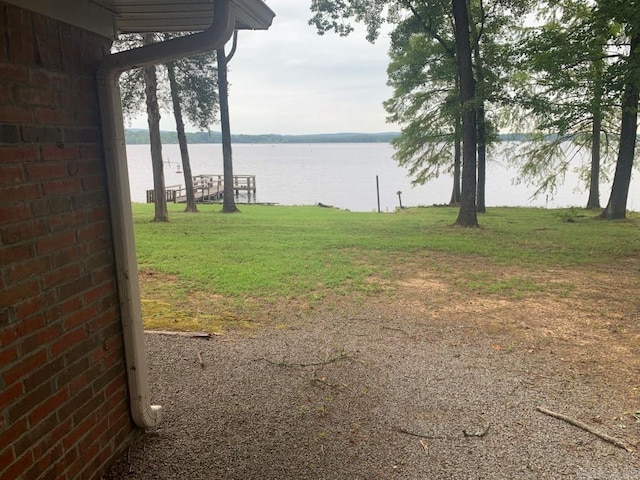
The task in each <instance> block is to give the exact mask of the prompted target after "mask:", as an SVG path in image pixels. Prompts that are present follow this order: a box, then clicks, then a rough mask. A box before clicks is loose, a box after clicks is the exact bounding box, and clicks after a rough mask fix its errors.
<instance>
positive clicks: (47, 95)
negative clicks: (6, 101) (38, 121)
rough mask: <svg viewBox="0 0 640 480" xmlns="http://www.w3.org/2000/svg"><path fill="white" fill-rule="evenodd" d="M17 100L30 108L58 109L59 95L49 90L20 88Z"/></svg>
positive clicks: (28, 87)
mask: <svg viewBox="0 0 640 480" xmlns="http://www.w3.org/2000/svg"><path fill="white" fill-rule="evenodd" d="M16 100H17V102H18V103H23V104H25V105H29V106H35V105H38V106H45V107H58V102H59V98H58V94H57V93H56V92H55V90H51V89H48V88H36V87H30V86H22V87H18V89H17V90H16Z"/></svg>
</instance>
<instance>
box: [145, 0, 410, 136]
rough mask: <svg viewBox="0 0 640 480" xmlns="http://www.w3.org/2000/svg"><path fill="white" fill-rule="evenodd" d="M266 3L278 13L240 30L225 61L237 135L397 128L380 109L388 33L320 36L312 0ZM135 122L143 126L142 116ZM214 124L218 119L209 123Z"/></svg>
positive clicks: (167, 120)
mask: <svg viewBox="0 0 640 480" xmlns="http://www.w3.org/2000/svg"><path fill="white" fill-rule="evenodd" d="M267 4H268V5H269V7H270V8H271V9H272V10H273V11H274V12H275V13H276V17H275V18H274V21H273V25H272V26H271V28H270V29H269V30H267V31H240V32H239V39H238V40H239V41H238V50H237V52H236V54H235V56H234V57H233V59H232V61H231V62H230V63H229V78H228V80H229V84H230V91H229V102H230V115H231V130H232V132H233V133H234V134H240V133H246V134H259V133H279V134H304V133H335V132H388V131H397V130H398V127H397V126H396V125H392V124H388V123H386V121H385V118H386V113H385V111H384V108H383V107H382V102H383V101H384V100H386V99H388V98H389V97H390V96H391V93H392V92H391V89H390V88H389V87H388V86H387V85H386V80H387V75H386V68H387V65H388V57H387V50H388V37H387V36H386V35H382V36H381V38H380V39H379V40H378V41H377V42H376V43H375V44H373V45H372V44H370V43H369V42H367V41H366V40H365V38H364V30H363V29H362V28H360V29H357V30H356V31H355V32H353V33H352V34H351V35H350V36H349V37H346V38H343V37H339V36H338V35H336V34H334V33H327V34H325V35H324V36H319V35H317V34H316V30H315V27H312V26H310V25H308V23H307V22H308V20H309V18H310V17H311V13H310V11H309V4H310V0H268V1H267ZM229 49H230V44H228V45H227V51H229ZM162 116H163V121H162V128H163V129H170V130H174V129H175V123H173V122H172V121H171V116H172V115H171V114H170V113H168V112H165V113H163V115H162ZM133 126H136V127H141V128H146V120H145V119H138V120H136V121H135V122H134V125H133ZM188 129H189V128H188ZM219 129H220V125H219V124H216V125H214V126H213V127H212V130H214V131H217V130H219ZM189 130H193V128H191V129H189Z"/></svg>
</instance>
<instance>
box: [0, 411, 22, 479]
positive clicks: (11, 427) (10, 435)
mask: <svg viewBox="0 0 640 480" xmlns="http://www.w3.org/2000/svg"><path fill="white" fill-rule="evenodd" d="M3 418H4V417H0V419H3ZM28 430H29V424H28V422H27V419H26V418H25V417H23V418H21V419H19V420H17V421H15V422H12V423H9V424H7V427H6V428H5V429H4V431H3V432H2V435H3V438H7V439H9V443H13V442H15V441H16V440H17V439H18V438H20V437H21V436H22V435H24V434H25V433H26V432H27V431H28ZM14 453H15V450H14ZM15 455H16V457H19V456H20V455H19V454H18V453H15ZM0 478H3V480H4V477H0Z"/></svg>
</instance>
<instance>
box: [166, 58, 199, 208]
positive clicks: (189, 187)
mask: <svg viewBox="0 0 640 480" xmlns="http://www.w3.org/2000/svg"><path fill="white" fill-rule="evenodd" d="M166 66H167V75H168V77H169V85H170V87H171V100H172V102H173V115H174V117H175V119H176V130H177V133H178V144H179V145H180V157H181V158H182V172H183V173H184V185H185V191H186V195H187V206H186V208H185V209H184V211H185V212H197V211H198V206H197V205H196V196H195V192H194V190H193V175H192V174H191V161H190V160H189V148H188V146H187V134H186V133H185V130H184V121H183V119H182V107H181V106H180V93H179V88H178V84H177V82H176V72H175V64H174V63H173V62H169V63H167V65H166Z"/></svg>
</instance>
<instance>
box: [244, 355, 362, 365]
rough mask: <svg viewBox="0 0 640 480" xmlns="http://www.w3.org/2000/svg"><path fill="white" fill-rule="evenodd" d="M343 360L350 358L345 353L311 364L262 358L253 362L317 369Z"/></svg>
mask: <svg viewBox="0 0 640 480" xmlns="http://www.w3.org/2000/svg"><path fill="white" fill-rule="evenodd" d="M345 358H350V357H349V355H347V354H346V353H341V354H340V355H337V356H335V357H331V358H328V359H327V360H324V361H322V362H311V363H287V362H285V361H282V362H274V361H273V360H269V359H268V358H265V357H262V358H258V359H256V360H255V361H256V362H259V361H261V360H262V361H265V362H267V363H268V364H269V365H275V366H277V367H303V368H305V367H317V366H319V365H329V364H330V363H335V362H337V361H339V360H344V359H345Z"/></svg>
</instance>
